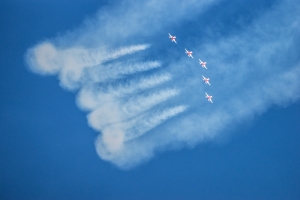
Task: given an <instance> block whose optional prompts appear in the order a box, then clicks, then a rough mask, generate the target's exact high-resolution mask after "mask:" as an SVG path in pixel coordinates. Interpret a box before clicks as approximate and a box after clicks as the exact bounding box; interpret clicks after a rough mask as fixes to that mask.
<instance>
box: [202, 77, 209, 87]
mask: <svg viewBox="0 0 300 200" xmlns="http://www.w3.org/2000/svg"><path fill="white" fill-rule="evenodd" d="M202 78H203V81H204V82H205V83H206V84H208V85H210V83H209V78H205V77H204V76H203V75H202Z"/></svg>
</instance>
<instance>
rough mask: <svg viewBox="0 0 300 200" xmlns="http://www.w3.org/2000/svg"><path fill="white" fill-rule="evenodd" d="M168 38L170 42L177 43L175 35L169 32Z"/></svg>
mask: <svg viewBox="0 0 300 200" xmlns="http://www.w3.org/2000/svg"><path fill="white" fill-rule="evenodd" d="M169 38H170V39H171V41H172V42H175V43H176V44H177V42H176V40H175V39H176V36H172V35H171V34H170V33H169Z"/></svg>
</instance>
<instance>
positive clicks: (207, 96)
mask: <svg viewBox="0 0 300 200" xmlns="http://www.w3.org/2000/svg"><path fill="white" fill-rule="evenodd" d="M205 98H207V100H208V101H210V102H211V103H213V102H212V100H211V99H212V96H209V95H208V94H207V93H206V92H205Z"/></svg>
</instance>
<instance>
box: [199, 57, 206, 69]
mask: <svg viewBox="0 0 300 200" xmlns="http://www.w3.org/2000/svg"><path fill="white" fill-rule="evenodd" d="M199 63H200V65H202V67H203V68H205V69H207V68H206V62H202V61H201V60H200V59H199Z"/></svg>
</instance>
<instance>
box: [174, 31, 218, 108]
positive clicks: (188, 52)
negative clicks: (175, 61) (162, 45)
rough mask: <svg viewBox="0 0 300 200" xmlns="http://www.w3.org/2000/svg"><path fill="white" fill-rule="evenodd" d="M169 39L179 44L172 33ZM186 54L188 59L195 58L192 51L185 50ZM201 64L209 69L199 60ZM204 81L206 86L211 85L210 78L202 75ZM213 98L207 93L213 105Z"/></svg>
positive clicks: (206, 95) (206, 96) (207, 97)
mask: <svg viewBox="0 0 300 200" xmlns="http://www.w3.org/2000/svg"><path fill="white" fill-rule="evenodd" d="M169 38H170V39H171V41H172V42H174V43H176V44H177V42H176V40H175V39H176V36H172V35H171V34H170V33H169ZM185 53H186V55H187V56H188V57H190V58H194V57H193V55H192V54H193V52H192V51H188V50H186V49H185ZM199 64H200V65H201V66H202V67H203V68H204V69H207V68H206V62H203V61H202V60H200V59H199ZM202 78H203V79H202V80H203V81H204V83H205V84H207V85H210V83H209V80H210V79H209V78H205V77H204V76H203V75H202ZM212 97H213V96H210V95H208V94H207V93H206V92H205V98H206V99H207V100H208V101H209V102H211V103H213V101H212Z"/></svg>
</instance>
